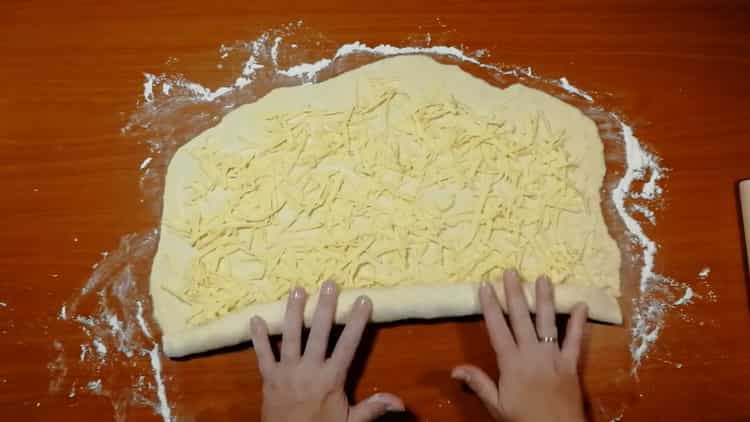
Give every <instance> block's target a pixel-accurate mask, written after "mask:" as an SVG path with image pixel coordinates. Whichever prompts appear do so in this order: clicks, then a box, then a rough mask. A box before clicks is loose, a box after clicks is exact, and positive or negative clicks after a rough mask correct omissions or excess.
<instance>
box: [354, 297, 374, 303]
mask: <svg viewBox="0 0 750 422" xmlns="http://www.w3.org/2000/svg"><path fill="white" fill-rule="evenodd" d="M371 303H372V301H371V300H370V298H369V297H367V296H364V295H363V296H360V297H358V298H357V301H356V302H355V303H354V305H355V306H365V305H368V304H371Z"/></svg>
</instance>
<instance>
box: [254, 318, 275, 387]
mask: <svg viewBox="0 0 750 422" xmlns="http://www.w3.org/2000/svg"><path fill="white" fill-rule="evenodd" d="M250 338H252V339H253V348H254V349H255V357H256V359H257V360H258V369H260V374H261V375H262V376H263V377H267V376H268V375H269V374H270V373H271V370H272V369H273V368H274V366H276V358H274V356H273V350H271V343H270V342H269V341H268V326H266V321H264V320H263V318H261V317H258V316H254V317H253V318H252V319H251V320H250Z"/></svg>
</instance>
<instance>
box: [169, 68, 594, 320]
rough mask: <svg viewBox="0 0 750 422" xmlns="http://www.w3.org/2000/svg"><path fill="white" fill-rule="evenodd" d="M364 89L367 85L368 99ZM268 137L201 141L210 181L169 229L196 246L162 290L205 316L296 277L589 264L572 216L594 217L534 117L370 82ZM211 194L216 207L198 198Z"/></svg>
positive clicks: (407, 280) (343, 279)
mask: <svg viewBox="0 0 750 422" xmlns="http://www.w3.org/2000/svg"><path fill="white" fill-rule="evenodd" d="M368 94H369V95H368ZM264 123H265V124H266V125H267V132H266V133H267V136H266V137H265V139H263V140H254V141H255V143H251V142H250V140H247V139H245V138H239V139H238V142H240V143H241V144H242V145H245V146H246V148H244V149H243V150H241V151H239V152H236V151H232V152H228V151H223V150H222V149H221V148H220V147H218V146H217V144H216V142H215V141H213V140H210V139H209V140H208V141H206V142H203V143H201V144H200V145H199V146H197V147H192V148H191V151H190V153H191V156H192V157H193V159H195V160H196V161H197V162H198V164H199V167H200V169H201V172H202V173H203V176H204V180H200V181H196V182H194V183H192V184H191V185H190V186H188V187H187V189H188V190H189V194H188V198H189V199H188V201H187V202H186V203H185V204H184V206H185V208H186V209H189V210H190V212H186V213H184V214H183V216H181V217H179V218H171V219H169V220H168V221H167V224H166V226H167V227H168V228H169V229H170V230H173V231H174V232H175V233H177V234H179V235H180V236H182V237H183V238H185V239H186V241H188V242H189V243H190V245H191V246H192V247H193V248H194V249H195V250H196V252H197V253H196V254H195V256H194V257H193V260H192V263H191V265H190V269H189V273H188V279H189V283H188V286H187V288H184V289H180V288H175V287H174V286H169V285H165V286H164V288H165V289H166V290H167V291H168V292H170V293H171V294H172V295H174V296H175V297H177V298H179V299H180V300H181V301H184V302H186V303H189V304H190V305H191V307H192V316H191V318H190V320H189V323H190V324H201V323H205V322H207V321H210V320H213V319H216V318H219V317H221V316H223V315H226V314H227V313H229V312H232V311H234V310H237V309H239V308H241V307H244V306H247V305H249V304H252V303H266V302H273V301H276V300H279V299H281V298H282V297H283V296H284V295H285V294H286V293H287V292H288V291H289V289H290V288H291V287H293V286H295V285H301V286H303V287H305V288H306V289H308V290H310V291H312V290H317V288H318V286H319V285H320V283H322V282H323V281H324V280H326V279H335V280H336V281H337V282H338V283H339V285H341V287H342V288H354V287H372V286H393V285H402V284H415V283H420V282H435V281H442V282H466V281H479V280H483V279H489V278H494V277H497V276H498V275H499V274H500V271H502V270H503V269H504V268H507V267H516V268H518V270H519V271H520V272H521V274H522V275H523V276H526V277H531V276H534V275H532V274H527V270H528V265H527V263H528V262H529V260H531V259H533V260H536V261H539V260H543V261H544V263H545V265H546V268H547V274H548V275H549V276H550V277H551V279H552V280H554V281H555V282H565V281H566V279H568V278H569V277H570V276H571V275H572V274H573V273H574V272H576V271H578V273H579V274H580V272H581V271H584V270H583V269H582V268H581V267H582V266H581V265H580V263H581V262H582V260H583V257H584V255H585V254H586V250H587V237H585V236H584V237H583V238H581V239H576V240H574V241H570V240H568V241H567V242H563V241H562V240H561V238H560V236H557V235H556V227H557V225H558V224H559V219H560V216H561V214H563V213H588V212H589V211H588V209H587V208H586V206H585V201H584V198H583V197H582V195H581V194H580V193H579V192H578V191H577V190H576V188H575V186H574V185H573V183H572V181H571V180H570V179H569V173H570V170H571V169H572V168H574V167H575V164H574V163H573V162H572V161H571V159H570V157H569V155H568V153H567V152H566V150H565V149H564V141H565V134H564V133H562V132H554V131H553V130H552V128H551V127H550V123H549V121H547V119H546V118H545V117H544V115H543V114H541V113H539V114H536V115H533V116H528V118H527V119H525V120H524V121H520V122H507V121H501V120H498V119H497V117H496V116H494V115H483V114H480V113H477V112H475V111H473V110H472V109H471V108H470V107H469V106H467V105H465V104H462V103H460V102H459V101H458V100H456V99H455V98H453V97H452V96H451V97H447V98H442V99H435V98H429V99H428V98H415V97H414V96H408V95H406V94H405V93H402V92H400V91H399V90H398V85H397V84H396V83H392V82H387V81H371V83H370V87H369V91H368V92H366V93H362V92H359V90H358V92H357V98H356V101H355V104H354V105H352V106H351V107H347V108H344V109H340V110H328V109H314V108H309V107H308V108H305V109H302V110H298V111H294V112H289V113H279V114H274V115H271V116H268V117H267V118H266V119H265V121H264ZM207 203H211V206H210V207H206V206H204V205H205V204H207Z"/></svg>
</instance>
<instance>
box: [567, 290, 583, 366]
mask: <svg viewBox="0 0 750 422" xmlns="http://www.w3.org/2000/svg"><path fill="white" fill-rule="evenodd" d="M588 315H589V310H588V307H587V306H586V304H585V303H579V304H577V305H576V306H575V307H574V308H573V311H572V312H571V313H570V319H569V320H568V328H567V330H566V332H565V341H564V342H563V347H562V355H563V359H565V360H566V361H568V362H569V363H570V364H571V365H574V366H577V365H578V358H579V356H580V353H581V340H582V339H583V327H584V326H585V325H586V319H587V318H588Z"/></svg>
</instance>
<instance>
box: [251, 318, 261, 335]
mask: <svg viewBox="0 0 750 422" xmlns="http://www.w3.org/2000/svg"><path fill="white" fill-rule="evenodd" d="M259 329H260V317H259V316H257V315H256V316H254V317H252V318H250V330H251V331H253V332H256V333H257V332H258V330H259Z"/></svg>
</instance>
